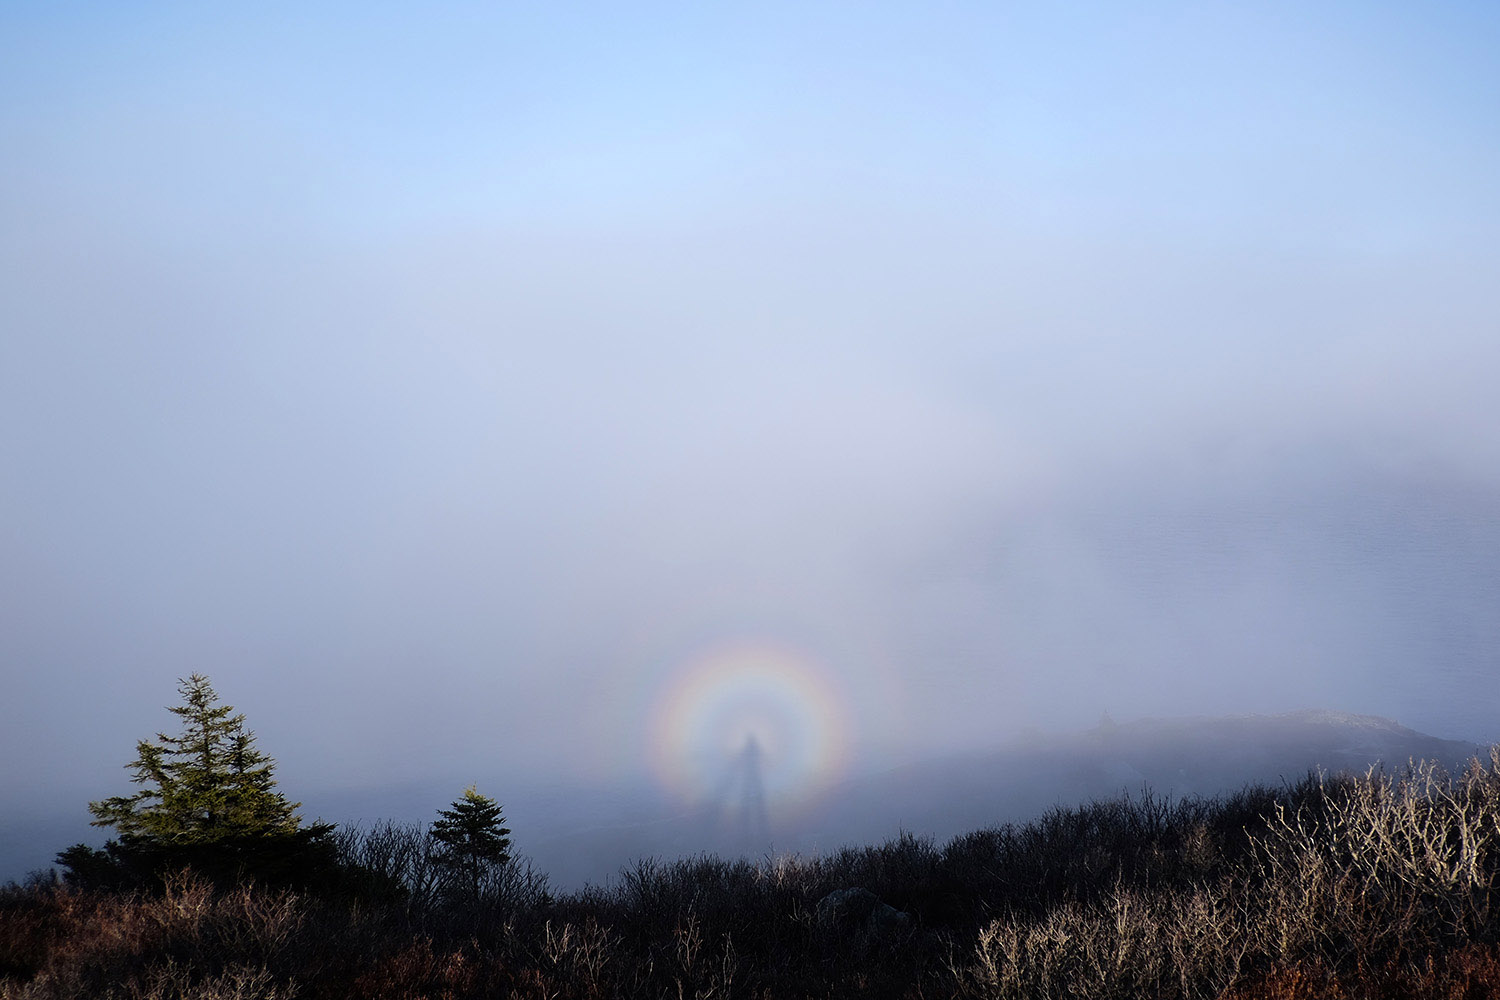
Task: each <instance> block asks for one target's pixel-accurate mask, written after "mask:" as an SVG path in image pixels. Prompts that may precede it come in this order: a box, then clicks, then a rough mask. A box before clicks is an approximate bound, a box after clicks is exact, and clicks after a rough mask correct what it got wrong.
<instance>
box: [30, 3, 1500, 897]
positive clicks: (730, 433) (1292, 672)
mask: <svg viewBox="0 0 1500 1000" xmlns="http://www.w3.org/2000/svg"><path fill="white" fill-rule="evenodd" d="M230 17H231V15H220V14H209V13H201V14H199V13H189V12H185V11H179V10H172V9H169V8H153V9H149V10H147V11H144V12H136V13H128V14H127V13H121V14H113V15H108V16H105V15H86V14H84V13H81V12H76V13H75V14H73V15H62V14H53V13H49V12H44V11H42V10H40V9H35V10H33V9H30V8H28V7H26V6H25V5H22V7H21V8H20V9H19V10H17V11H15V12H13V13H11V14H8V15H6V16H5V18H6V21H7V22H8V26H7V28H6V29H5V30H4V31H0V37H3V38H4V39H6V40H5V41H4V42H0V65H3V66H4V67H5V68H3V69H0V83H3V85H4V91H5V93H6V94H7V95H8V96H7V97H6V98H5V99H4V101H3V105H0V150H3V155H0V464H3V468H4V470H5V472H4V475H3V476H0V523H3V524H4V525H5V530H4V532H3V533H0V636H3V638H0V679H3V684H4V697H3V698H0V759H4V760H6V761H7V765H6V767H5V768H3V769H0V796H4V799H5V801H6V802H7V803H10V804H11V805H12V809H13V812H12V815H13V816H17V817H23V818H24V817H25V816H33V815H34V816H39V817H43V816H45V817H58V816H61V815H64V814H68V813H69V812H70V811H71V812H73V813H76V814H77V816H78V825H79V826H80V827H81V826H82V823H83V822H84V821H85V820H86V818H87V817H86V813H85V811H84V805H85V803H86V802H87V801H88V800H90V799H97V798H101V797H104V796H106V795H110V794H117V793H119V792H120V791H122V790H123V788H124V786H125V781H126V775H125V773H124V771H123V769H122V766H121V765H123V764H124V762H125V761H126V760H128V759H129V757H130V754H131V750H132V748H133V746H134V744H135V741H136V740H137V739H140V738H143V737H146V736H148V735H149V734H151V733H153V732H155V731H156V730H157V729H159V728H161V727H163V726H165V725H167V723H168V721H169V718H168V716H167V715H166V714H165V712H164V711H163V706H165V705H168V704H171V703H173V701H174V697H173V693H174V691H175V685H176V680H177V678H179V677H182V676H186V675H187V674H188V673H190V672H193V671H200V672H203V673H206V674H208V675H209V676H210V677H211V678H212V679H213V681H214V683H215V686H216V687H217V688H218V690H219V692H220V693H221V694H222V695H223V696H224V698H225V700H226V701H228V702H230V703H232V704H233V705H235V707H236V708H237V709H239V710H240V711H243V712H245V713H246V715H247V719H248V724H249V726H250V727H251V728H253V729H254V730H255V732H256V733H257V734H258V736H259V738H260V745H261V746H262V747H263V748H264V749H265V750H266V751H267V752H268V753H270V754H272V755H273V756H275V757H276V759H277V760H278V761H279V764H280V766H279V770H278V777H279V780H280V783H281V785H282V787H284V788H285V789H287V791H288V793H289V794H290V795H291V796H292V797H293V798H294V799H302V800H304V802H306V803H307V804H308V805H309V806H310V807H312V808H315V809H325V808H326V809H330V810H335V809H336V810H339V811H340V813H339V815H329V816H328V817H327V818H330V819H337V820H339V821H351V820H355V819H359V818H366V819H370V818H374V816H376V815H378V814H380V810H381V809H382V808H384V807H385V806H388V805H390V803H392V802H395V801H396V800H397V799H400V801H401V802H402V803H410V802H413V801H421V802H426V801H427V799H431V801H430V802H428V803H427V804H425V805H422V806H420V808H417V807H415V806H412V807H410V808H411V811H412V814H413V818H419V819H420V818H424V814H425V813H426V812H430V810H431V809H433V808H436V807H437V806H440V805H444V804H446V802H447V801H448V800H449V799H451V797H452V796H453V795H454V794H456V793H457V791H458V790H460V789H461V788H462V787H463V786H464V785H466V784H468V783H470V782H479V783H480V784H481V789H482V790H483V791H485V792H486V793H488V794H491V795H493V796H495V797H496V798H498V799H499V800H500V801H501V802H502V803H504V804H507V806H508V813H507V815H508V817H509V818H510V822H511V825H512V827H513V828H514V829H516V831H517V840H518V843H520V844H521V846H522V847H523V849H524V848H526V847H528V846H532V847H541V846H542V845H540V844H528V841H527V838H528V836H529V835H533V834H532V833H531V831H528V830H527V829H526V825H525V824H526V823H530V824H531V825H532V829H533V830H540V829H544V828H545V829H547V830H550V831H558V830H565V829H567V828H568V824H569V823H570V822H574V821H573V820H570V819H567V818H565V817H566V816H570V815H573V814H572V813H570V812H569V810H570V809H571V810H574V811H575V812H579V816H580V818H577V820H576V824H575V825H579V826H582V825H587V824H588V823H591V822H595V821H597V815H596V814H595V813H590V814H589V816H592V817H593V818H589V816H583V813H587V812H588V810H586V809H583V807H581V806H578V805H577V804H576V802H575V803H573V804H572V805H569V804H568V803H569V800H570V797H571V795H572V790H574V789H576V790H577V794H578V795H579V796H594V797H596V802H597V797H599V796H603V797H605V798H607V799H608V800H609V802H610V803H611V805H610V806H609V809H603V807H599V808H600V809H603V811H604V812H609V810H610V809H612V810H614V812H613V813H610V815H613V816H616V817H617V818H618V817H621V816H623V817H627V818H629V817H635V818H640V817H650V816H656V815H659V814H660V815H668V814H676V813H678V812H681V811H684V810H692V809H696V808H700V807H701V806H702V805H703V803H704V801H706V800H707V798H711V796H712V794H713V793H712V787H713V785H714V783H715V781H716V780H720V779H717V778H715V777H714V776H713V775H714V773H715V769H716V768H721V767H722V773H723V774H730V773H732V772H733V768H734V767H735V766H736V764H735V761H736V760H737V759H738V758H737V757H736V756H735V755H736V753H737V752H738V748H740V747H741V746H742V745H745V743H746V739H747V738H753V739H755V740H757V741H759V742H758V743H757V744H756V745H757V746H760V745H761V744H764V745H765V765H764V766H765V774H764V777H765V782H766V789H765V790H766V792H767V794H768V795H769V796H770V807H769V816H770V820H769V822H770V824H771V826H772V828H773V829H774V828H775V826H776V824H777V822H778V815H779V810H785V809H790V808H793V806H792V805H788V804H787V803H801V804H800V805H795V808H799V809H801V808H810V806H808V805H807V803H809V802H814V803H815V801H816V799H817V798H818V796H819V795H820V794H821V793H822V790H825V789H828V788H832V787H835V786H837V785H838V783H839V782H841V781H846V780H850V779H852V778H855V777H857V776H860V775H869V774H873V773H876V772H879V771H880V770H882V769H884V768H890V767H895V766H898V765H901V764H904V763H908V762H911V761H918V760H924V759H931V758H934V757H937V756H940V755H943V754H951V753H957V752H969V751H980V750H984V749H986V748H991V747H994V746H998V745H1001V744H1008V743H1011V742H1014V741H1016V740H1018V739H1021V738H1022V737H1023V735H1025V734H1036V733H1062V732H1069V731H1073V730H1077V729H1081V728H1086V727H1088V726H1090V725H1093V724H1094V723H1095V722H1096V721H1097V720H1098V719H1099V717H1100V716H1101V713H1105V712H1107V713H1110V715H1111V716H1112V717H1114V718H1118V719H1138V718H1144V717H1152V716H1157V717H1165V716H1181V715H1223V714H1235V713H1245V712H1261V713H1276V712H1287V711H1293V710H1298V709H1306V708H1336V709H1340V710H1345V711H1350V712H1358V713H1366V714H1371V715H1380V716H1386V717H1389V718H1393V719H1397V720H1399V721H1400V722H1402V723H1403V724H1405V725H1407V726H1411V727H1413V728H1415V729H1419V730H1422V731H1423V732H1428V733H1433V734H1436V735H1439V736H1443V737H1451V738H1455V739H1462V740H1470V741H1483V742H1489V741H1494V740H1500V723H1497V722H1496V720H1497V719H1500V688H1497V687H1496V686H1495V684H1494V679H1495V678H1496V677H1497V676H1500V659H1497V655H1500V654H1497V650H1500V641H1497V640H1500V406H1497V404H1496V402H1495V394H1494V388H1493V382H1494V378H1493V373H1494V372H1495V371H1497V370H1500V337H1497V336H1496V326H1495V321H1496V315H1497V313H1496V302H1495V294H1494V291H1493V280H1492V279H1493V275H1494V274H1495V273H1496V265H1497V264H1500V261H1497V259H1496V254H1497V251H1496V246H1497V245H1500V244H1497V242H1496V240H1495V239H1494V236H1495V233H1496V231H1497V227H1496V223H1497V221H1500V219H1497V214H1500V213H1497V208H1500V205H1497V197H1496V191H1495V187H1494V184H1493V177H1494V176H1496V174H1497V172H1500V171H1497V168H1500V155H1497V153H1500V144H1497V142H1496V134H1497V133H1496V125H1497V124H1500V122H1497V119H1496V112H1495V109H1494V108H1493V107H1492V106H1491V104H1492V102H1487V101H1484V100H1476V99H1475V95H1480V94H1491V93H1494V92H1495V85H1496V84H1497V83H1500V81H1497V80H1496V79H1495V72H1496V71H1495V68H1494V66H1493V64H1492V61H1491V60H1489V59H1488V56H1487V52H1488V51H1491V49H1490V48H1487V46H1488V45H1489V42H1492V41H1493V40H1494V32H1495V27H1496V24H1495V18H1494V15H1493V14H1492V13H1490V12H1488V11H1486V10H1483V9H1479V8H1477V7H1470V6H1466V5H1458V4H1454V5H1445V6H1442V7H1441V8H1440V9H1439V10H1436V11H1432V12H1426V13H1423V14H1422V15H1421V23H1420V25H1417V24H1415V23H1413V22H1415V21H1416V19H1417V18H1418V15H1417V14H1415V13H1401V12H1394V11H1387V12H1379V13H1372V14H1369V16H1368V17H1367V16H1366V15H1365V14H1361V15H1360V16H1359V17H1358V22H1359V23H1358V25H1357V26H1356V25H1355V24H1354V21H1355V20H1356V19H1355V17H1354V14H1353V12H1352V11H1345V12H1344V16H1343V17H1340V16H1336V15H1334V14H1327V13H1325V14H1322V15H1315V14H1310V13H1307V12H1305V11H1292V10H1290V9H1288V10H1283V11H1280V13H1279V14H1275V15H1273V14H1269V13H1267V14H1263V15H1259V14H1255V13H1251V12H1222V11H1221V12H1218V13H1213V14H1210V13H1204V12H1198V13H1184V12H1180V11H1171V10H1166V9H1158V10H1154V11H1153V12H1152V13H1151V14H1150V15H1149V16H1146V15H1143V19H1129V18H1126V17H1125V16H1124V15H1122V14H1116V13H1113V12H1105V11H1100V10H1097V9H1093V8H1092V7H1080V8H1078V9H1070V10H1068V11H1067V12H1066V13H1064V12H1057V13H1028V12H1013V13H1011V14H1007V15H1003V16H1002V15H994V14H990V13H986V12H984V11H981V10H979V9H977V8H972V7H969V6H967V5H957V6H955V7H954V8H953V9H951V10H946V9H945V10H944V11H943V12H941V13H934V14H933V15H932V16H931V17H930V18H925V19H922V20H921V21H920V23H919V22H918V19H917V18H915V16H911V17H907V16H902V15H896V14H889V13H873V12H869V11H865V10H862V9H855V8H849V7H841V6H837V5H835V6H831V7H827V8H820V9H819V10H818V11H816V12H812V13H805V14H804V13H799V12H797V11H795V10H794V9H792V8H780V7H772V8H765V9H758V13H756V14H754V15H751V14H743V15H730V14H714V13H707V12H698V11H686V10H680V9H676V8H667V7H663V8H660V9H657V8H653V9H652V10H650V11H648V12H641V15H640V16H639V17H638V18H637V17H635V16H634V15H632V17H631V18H630V19H628V20H627V19H626V18H624V17H623V16H618V17H617V16H606V15H603V14H595V15H583V14H580V15H577V16H576V17H573V18H564V17H562V16H561V15H543V14H541V13H529V14H523V13H520V12H518V11H514V10H507V11H500V12H495V11H486V10H480V9H477V8H458V9H455V11H454V12H450V13H449V14H445V15H439V16H432V17H427V16H423V17H417V16H414V15H413V16H408V15H403V14H400V13H398V12H395V11H380V12H373V13H372V12H364V11H360V12H356V11H354V9H353V8H348V9H343V10H342V11H340V12H338V13H327V14H323V15H310V14H302V13H293V12H290V11H272V12H270V13H266V14H264V15H257V16H256V17H255V18H254V19H253V21H252V20H246V19H245V18H246V17H248V15H245V16H240V17H239V18H238V19H236V20H230ZM1075 19H1082V22H1083V23H1084V24H1085V25H1086V26H1085V27H1083V28H1081V29H1080V30H1079V31H1077V32H1076V33H1075V31H1074V25H1075V24H1076V23H1077V21H1075ZM356 21H357V22H358V23H355V22H356ZM653 26H655V28H659V29H661V30H660V31H657V30H655V28H653ZM669 29H670V30H669ZM1486 39H1488V40H1489V42H1487V41H1485V40H1486ZM747 649H748V650H750V651H751V652H750V653H744V652H743V651H744V650H747ZM726 651H727V652H726ZM735 651H740V652H735ZM757 651H758V652H757ZM733 656H747V657H750V658H751V660H754V663H752V664H751V665H750V666H748V667H745V669H747V670H749V671H750V672H751V673H752V674H755V675H756V676H757V677H759V676H762V674H764V675H765V676H766V677H768V678H771V679H770V680H766V682H765V684H763V685H760V686H759V687H756V686H755V685H752V687H754V691H753V692H752V694H753V697H752V696H751V695H746V696H745V699H746V700H744V701H742V702H736V701H733V699H730V700H728V701H725V702H724V704H725V705H726V706H728V707H725V708H723V714H720V715H713V714H712V713H709V711H708V708H707V707H705V706H708V705H710V704H713V705H718V704H719V702H715V701H713V698H714V697H718V695H717V694H716V693H715V692H716V690H717V689H713V688H711V687H694V685H695V684H698V683H699V680H698V679H699V678H703V677H707V676H728V674H725V673H723V671H729V672H731V673H732V672H733V670H738V669H740V667H738V666H735V667H729V666H724V665H723V664H725V663H727V662H728V661H727V660H725V659H724V657H733ZM756 657H759V659H755V658H756ZM734 662H735V663H740V662H741V661H734ZM745 662H747V663H748V662H749V661H745ZM716 671H720V673H715V672H716ZM757 671H760V673H756V672H757ZM735 676H738V675H735ZM705 683H706V682H705ZM757 683H758V682H757ZM685 690H693V691H700V692H701V693H702V696H701V699H700V700H699V701H697V702H693V703H691V704H688V703H683V705H682V707H681V709H680V711H681V713H682V716H681V718H682V719H683V720H686V721H680V720H679V719H678V717H677V716H673V715H671V712H670V711H669V710H668V708H667V707H665V706H672V705H676V704H678V702H677V701H674V699H677V698H679V696H680V695H681V692H683V691H685ZM725 697H726V698H727V697H728V696H725ZM757 698H759V699H760V701H757V700H756V699H757ZM741 704H743V705H748V706H751V707H752V708H753V709H754V711H753V712H751V709H750V708H746V709H745V711H747V712H751V714H752V715H755V719H756V720H760V721H754V722H746V721H744V719H742V718H741V716H740V715H737V714H736V711H738V709H737V708H736V707H735V706H737V705H741ZM673 711H675V709H674V710H673ZM715 711H717V709H715ZM755 713H760V714H758V715H756V714H755ZM746 718H748V716H746ZM715 727H717V729H715ZM711 731H712V732H711ZM778 740H779V741H780V742H777V741H778ZM721 743H722V745H721ZM778 755H779V756H778ZM688 759H696V760H700V762H703V763H702V766H701V767H697V769H696V770H694V766H689V765H686V764H682V761H683V760H688ZM778 768H781V770H779V771H778ZM684 775H687V776H686V777H685V776H684ZM694 775H696V777H694ZM695 782H696V783H695ZM401 790H405V791H401ZM402 796H405V797H404V798H403V797H402ZM392 808H399V809H406V808H408V806H407V805H400V806H395V807H392ZM549 810H550V811H551V814H550V815H548V814H547V813H548V811H549ZM559 817H564V818H559ZM630 821H632V822H633V821H634V820H630ZM17 822H19V821H17ZM59 822H60V821H59ZM619 822H622V823H624V822H626V820H625V819H620V820H619ZM642 822H645V820H644V819H643V820H642ZM70 835H71V836H73V837H74V839H78V837H81V836H84V835H86V830H85V832H81V833H78V834H70ZM619 843H620V845H621V858H620V860H621V861H622V862H623V861H624V860H626V859H627V857H628V855H629V844H630V841H629V838H628V837H627V836H626V835H624V834H622V835H621V839H620V841H619ZM62 846H65V845H64V844H61V843H59V844H56V845H55V846H53V847H48V848H45V849H42V850H39V851H37V852H34V853H35V854H36V856H35V857H34V858H32V857H30V856H28V860H27V864H28V865H32V866H35V865H40V864H43V863H45V862H46V860H47V857H48V855H49V854H50V852H51V851H53V850H56V849H60V848H61V847H62ZM683 847H684V849H688V850H691V849H693V845H691V844H684V845H683ZM0 874H4V873H0Z"/></svg>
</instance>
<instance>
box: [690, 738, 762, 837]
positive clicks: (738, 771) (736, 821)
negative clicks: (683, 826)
mask: <svg viewBox="0 0 1500 1000" xmlns="http://www.w3.org/2000/svg"><path fill="white" fill-rule="evenodd" d="M764 768H765V761H764V758H763V756H762V751H761V749H760V741H759V740H757V739H756V738H755V734H753V733H751V734H747V735H746V737H745V746H744V749H742V750H741V751H740V752H739V753H738V754H736V755H735V756H734V757H733V758H732V759H731V761H730V763H729V767H728V769H727V770H726V771H725V773H724V779H723V780H722V781H720V782H719V784H718V787H717V788H716V789H715V790H714V796H713V799H712V801H710V802H709V804H708V807H707V808H706V809H705V810H704V814H703V820H704V834H705V838H706V839H708V840H711V841H716V842H720V843H721V844H722V848H723V850H724V852H725V853H728V854H732V855H749V856H751V857H755V856H758V855H760V854H764V853H766V852H768V851H769V850H770V849H771V813H770V810H769V808H768V807H767V805H766V784H765V779H764V777H763V772H764Z"/></svg>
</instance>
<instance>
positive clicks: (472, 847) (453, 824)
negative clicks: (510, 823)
mask: <svg viewBox="0 0 1500 1000" xmlns="http://www.w3.org/2000/svg"><path fill="white" fill-rule="evenodd" d="M438 815H439V816H440V817H441V818H440V819H438V820H436V821H434V822H433V824H432V836H433V839H434V840H436V841H437V842H438V844H439V850H438V856H437V862H438V864H439V865H440V866H441V867H442V868H443V869H444V870H445V871H446V872H447V873H448V874H449V876H450V877H451V878H452V879H453V880H454V881H455V882H457V883H458V884H459V885H462V886H463V887H464V889H465V890H466V891H467V893H468V895H469V898H470V899H471V900H474V899H478V898H479V887H480V884H481V882H482V881H483V879H484V876H485V875H486V874H487V873H488V872H490V871H492V870H494V869H496V868H499V867H501V866H503V865H505V864H507V863H508V862H509V861H510V836H509V834H510V830H508V829H507V828H505V827H504V826H502V825H501V824H502V823H503V822H504V821H505V817H504V816H503V815H502V814H501V811H500V804H499V803H497V802H496V801H495V800H494V799H492V798H490V797H489V796H488V795H480V794H479V791H478V790H477V789H476V788H475V787H474V786H473V785H470V786H469V787H468V788H466V789H464V793H463V795H462V797H460V798H458V799H457V800H455V801H454V803H453V807H452V808H451V809H439V810H438Z"/></svg>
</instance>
